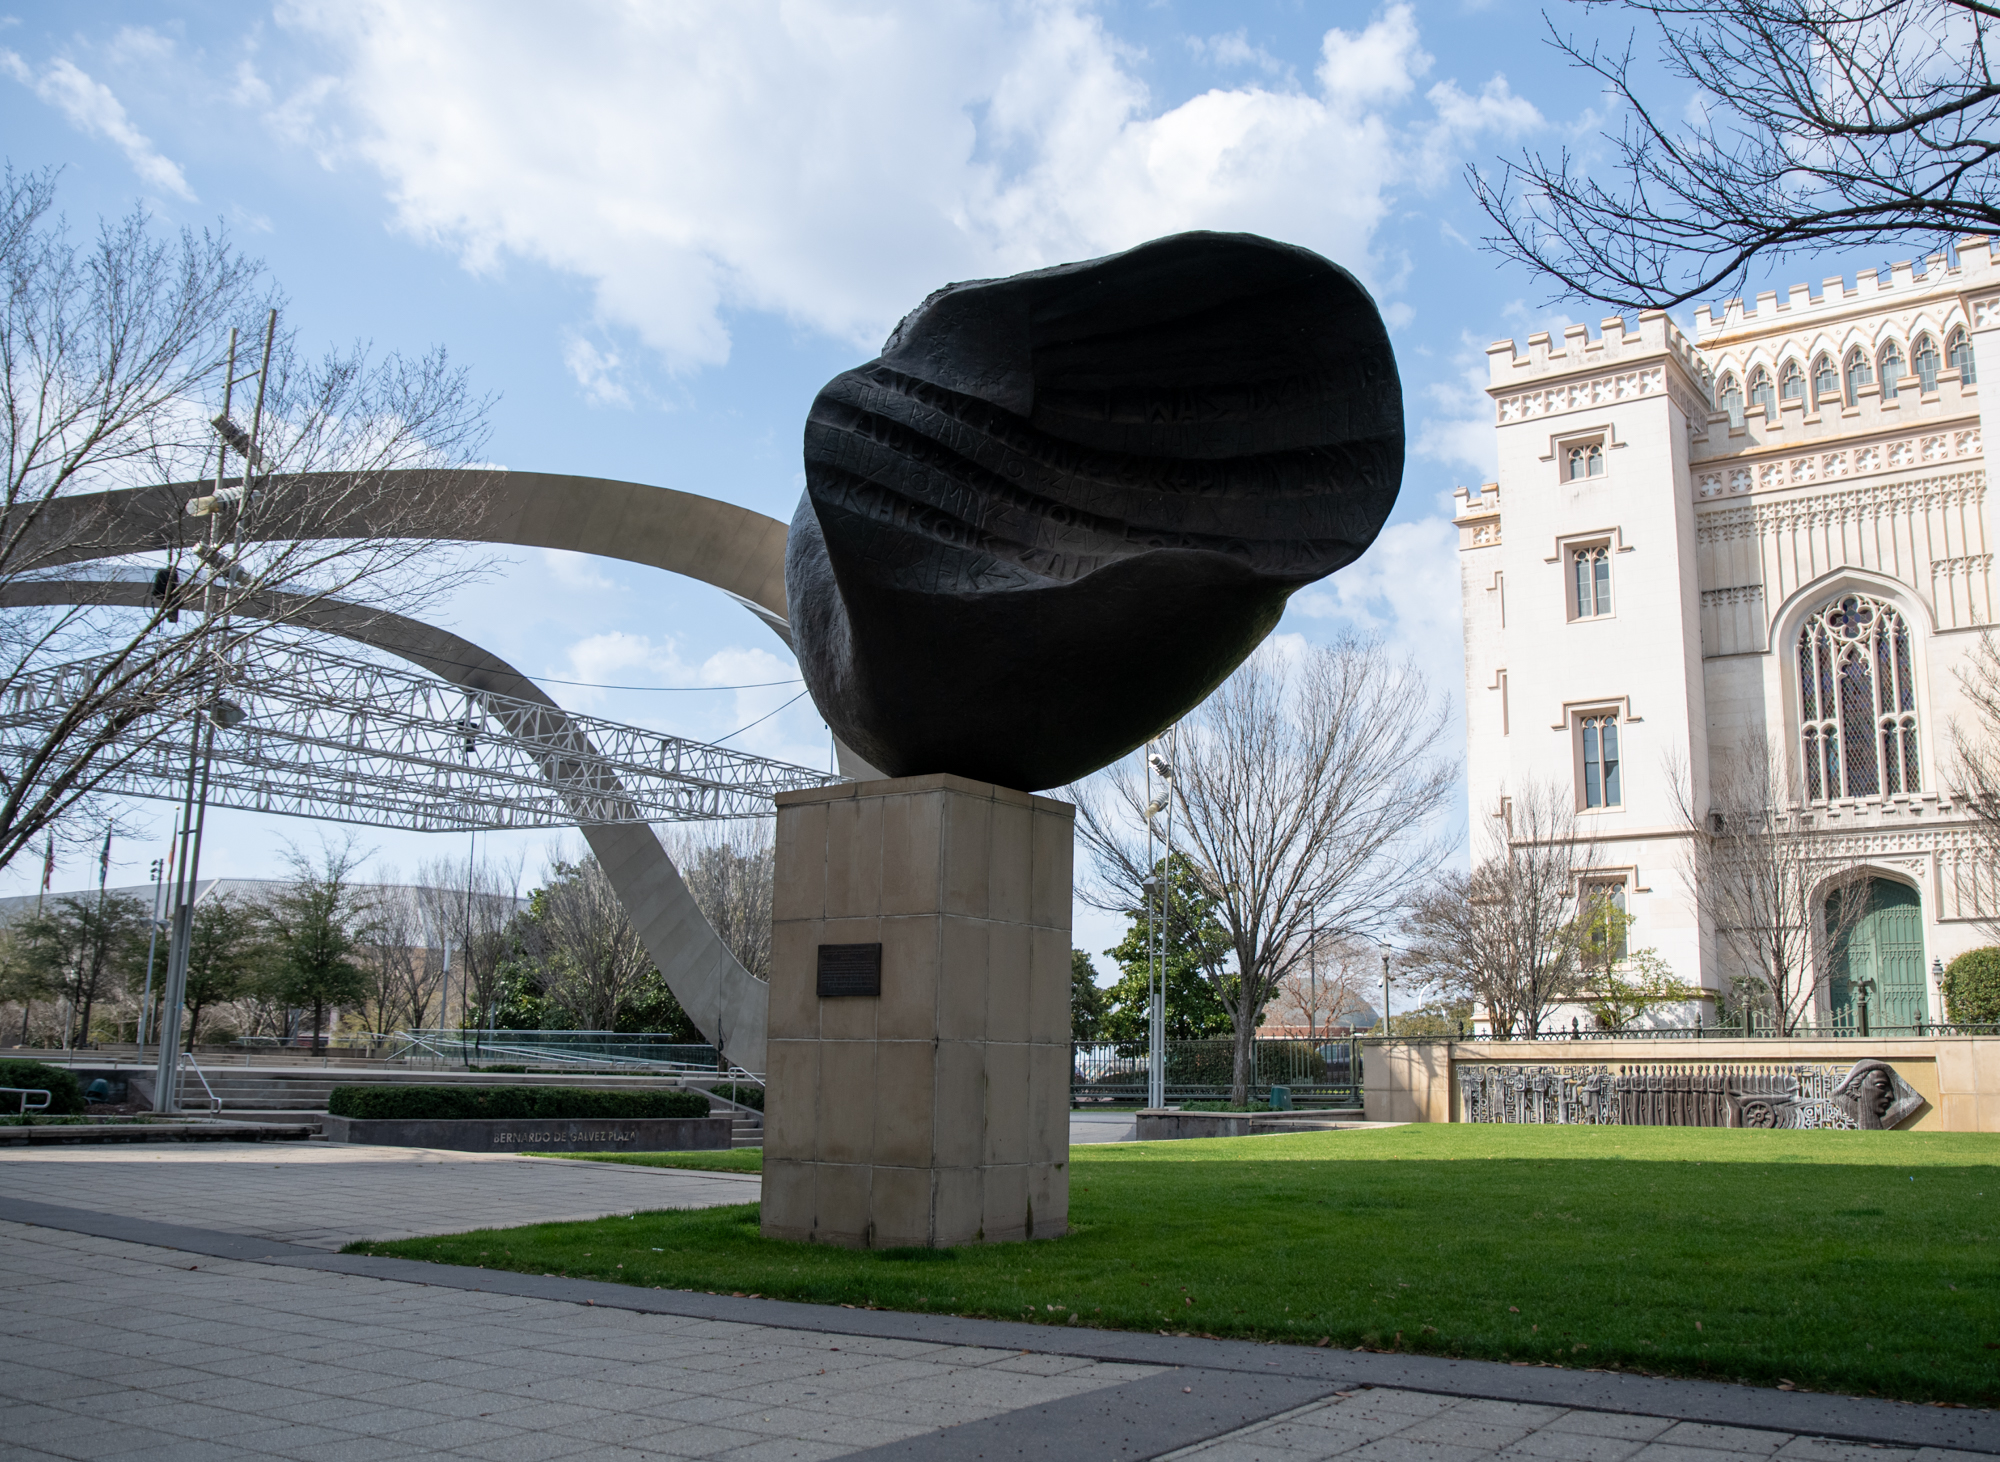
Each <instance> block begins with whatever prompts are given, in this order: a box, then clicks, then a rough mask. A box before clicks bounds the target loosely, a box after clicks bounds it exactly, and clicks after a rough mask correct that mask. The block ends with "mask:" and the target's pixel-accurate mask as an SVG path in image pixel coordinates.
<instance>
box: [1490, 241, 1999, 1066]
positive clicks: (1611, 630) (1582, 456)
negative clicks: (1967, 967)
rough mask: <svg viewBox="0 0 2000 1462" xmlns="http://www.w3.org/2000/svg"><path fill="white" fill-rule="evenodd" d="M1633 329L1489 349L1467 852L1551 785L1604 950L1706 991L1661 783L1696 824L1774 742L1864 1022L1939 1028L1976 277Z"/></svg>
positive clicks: (1969, 638) (1951, 849) (1712, 964)
mask: <svg viewBox="0 0 2000 1462" xmlns="http://www.w3.org/2000/svg"><path fill="white" fill-rule="evenodd" d="M1635 323H1636V328H1635V329H1628V328H1627V327H1626V324H1625V322H1624V321H1623V320H1622V319H1619V318H1615V317H1614V318H1611V319H1607V320H1606V321H1604V324H1603V328H1602V331H1601V333H1599V334H1598V335H1597V336H1596V337H1595V338H1593V337H1592V335H1591V332H1590V330H1589V329H1588V327H1586V326H1583V325H1575V326H1571V327H1570V328H1569V329H1567V330H1565V331H1564V332H1563V335H1562V338H1561V339H1559V340H1557V339H1552V338H1551V337H1550V336H1548V335H1546V334H1540V335H1533V336H1530V337H1529V339H1528V344H1527V349H1526V350H1525V351H1522V350H1520V349H1518V348H1517V347H1516V346H1515V344H1514V342H1512V341H1511V340H1503V341H1500V342H1499V343H1497V344H1495V345H1493V346H1490V347H1488V352H1487V354H1488V358H1489V362H1490V367H1491V384H1490V385H1489V387H1488V391H1489V393H1490V394H1491V396H1492V398H1493V403H1494V412H1495V419H1496V423H1497V426H1496V430H1497V433H1498V439H1499V481H1498V482H1497V483H1487V484H1486V485H1485V486H1483V487H1481V488H1480V489H1479V490H1478V491H1477V492H1476V493H1473V492H1469V491H1467V490H1464V489H1461V490H1460V491H1459V494H1458V515H1457V525H1458V528H1459V563H1460V581H1461V593H1462V596H1463V606H1464V619H1465V660H1466V693H1465V699H1466V730H1467V740H1468V748H1467V758H1466V780H1467V788H1468V794H1469V798H1470V801H1471V825H1472V830H1473V837H1474V842H1475V849H1474V854H1475V856H1479V855H1480V853H1481V851H1482V849H1481V846H1480V845H1481V839H1482V837H1483V835H1484V834H1485V832H1486V831H1487V830H1488V829H1489V828H1491V827H1492V826H1493V820H1494V819H1496V818H1504V817H1505V816H1506V815H1507V810H1508V809H1507V800H1506V799H1508V798H1509V796H1510V795H1511V794H1510V789H1513V788H1524V787H1529V786H1535V785H1539V786H1553V787H1556V788H1559V789H1562V790H1563V791H1564V792H1565V793H1566V794H1568V795H1573V796H1574V797H1575V799H1576V800H1575V805H1576V808H1577V815H1578V821H1579V824H1580V825H1581V827H1582V828H1583V829H1584V830H1585V832H1586V834H1587V836H1589V837H1590V838H1591V840H1592V841H1593V842H1594V843H1595V845H1596V852H1597V856H1598V863H1599V865H1600V866H1599V867H1598V868H1597V869H1596V870H1595V871H1594V872H1593V874H1592V877H1593V879H1596V878H1601V879H1603V880H1604V881H1605V882H1607V883H1610V884H1611V885H1613V887H1614V889H1615V890H1616V891H1617V892H1618V893H1621V894H1622V896H1623V898H1624V900H1625V905H1626V908H1627V910H1628V911H1629V912H1630V914H1631V915H1632V919H1633V925H1632V929H1631V933H1630V938H1629V943H1630V945H1631V946H1632V947H1639V948H1646V947H1649V948H1652V949H1656V950H1657V951H1658V952H1659V953H1660V954H1661V955H1662V956H1663V957H1664V958H1665V959H1666V961H1667V962H1668V963H1669V964H1670V965H1671V966H1672V969H1673V971H1674V973H1675V974H1676V975H1677V976H1679V977H1680V978H1681V979H1683V980H1685V981H1687V982H1689V983H1691V984H1699V985H1701V986H1702V987H1704V988H1707V989H1711V990H1713V989H1719V988H1722V987H1723V986H1724V984H1725V979H1724V973H1723V971H1722V970H1721V969H1720V968H1719V967H1718V956H1717V953H1716V950H1715V948H1714V945H1713V941H1712V940H1710V939H1708V938H1706V937H1705V934H1704V931H1703V930H1702V928H1701V927H1700V920H1699V919H1698V917H1697V914H1696V909H1695V901H1694V899H1693V898H1692V897H1691V890H1690V888H1689V887H1688V877H1689V874H1688V862H1687V858H1686V844H1687V840H1688V839H1687V833H1686V831H1685V824H1684V822H1683V820H1682V817H1681V814H1680V811H1679V802H1678V800H1677V798H1676V796H1675V786H1674V783H1675V778H1676V769H1677V768H1685V769H1686V770H1685V772H1684V773H1681V774H1680V775H1684V776H1687V777H1689V778H1691V780H1692V785H1693V788H1694V790H1695V797H1696V802H1697V805H1700V804H1701V801H1702V799H1703V797H1704V794H1705V788H1706V786H1707V784H1708V778H1709V771H1710V768H1711V766H1717V767H1719V766H1720V765H1721V763H1720V761H1719V759H1721V758H1726V757H1729V756H1731V755H1732V752H1733V751H1734V750H1735V749H1736V748H1740V747H1741V746H1743V745H1745V744H1746V743H1747V744H1755V742H1757V741H1761V740H1763V739H1765V738H1767V737H1769V738H1774V739H1781V740H1782V741H1783V743H1784V744H1785V745H1786V746H1787V747H1788V748H1789V749H1790V752H1791V754H1792V756H1793V757H1795V758H1796V759H1797V763H1798V764H1799V765H1800V766H1802V767H1803V768H1804V769H1805V771H1804V781H1805V783H1806V785H1805V786H1804V787H1803V788H1802V791H1803V794H1804V796H1805V799H1806V801H1807V803H1808V804H1809V808H1808V812H1809V815H1810V817H1811V822H1812V826H1813V827H1814V829H1815V832H1816V834H1817V835H1818V836H1820V837H1822V838H1824V839H1825V840H1826V844H1827V849H1826V851H1827V853H1828V854H1829V856H1831V857H1833V858H1835V859H1838V860H1840V861H1842V862H1847V863H1852V864H1854V865H1858V866H1862V867H1864V868H1865V869H1866V870H1867V871H1868V874H1869V875H1870V876H1871V877H1872V878H1874V879H1875V880H1877V882H1876V883H1875V884H1874V885H1873V889H1872V898H1871V911H1870V913H1869V915H1868V917H1867V919H1866V920H1865V921H1864V923H1863V926H1862V927H1861V928H1860V929H1859V930H1857V932H1856V935H1855V938H1854V940H1853V942H1852V947H1853V950H1854V955H1853V958H1855V959H1857V960H1858V959H1867V960H1870V961H1871V962H1872V964H1873V969H1872V971H1871V973H1873V974H1874V975H1875V977H1876V979H1877V988H1878V993H1877V994H1876V995H1875V996H1874V997H1873V998H1874V999H1875V1001H1877V1002H1879V1003H1877V1004H1876V1005H1875V1010H1876V1012H1877V1017H1876V1018H1877V1019H1878V1020H1879V1021H1881V1022H1882V1023H1884V1024H1888V1023H1895V1024H1904V1023H1908V1022H1912V1021H1914V1020H1915V1019H1916V1018H1918V1017H1919V1016H1921V1017H1922V1018H1924V1019H1926V1020H1935V1019H1938V1018H1939V1017H1940V1016H1941V1014H1942V1011H1941V1009H1940V1005H1939V1000H1938V995H1937V990H1936V983H1935V978H1934V975H1933V965H1934V962H1935V961H1940V960H1942V961H1944V962H1949V961H1950V960H1951V959H1952V957H1953V956H1955V955H1957V954H1959V953H1961V952H1962V951H1964V950H1966V949H1970V948H1975V947H1977V946H1979V945H1982V944H1986V943H1989V942H1991V940H1990V937H1989V936H1988V934H1987V933H1986V932H1985V930H1984V929H1983V928H1982V926H1981V923H1980V917H1981V916H1982V915H1984V914H1988V913H1990V911H1989V910H1986V909H1982V908H1981V907H1979V903H1980V900H1979V899H1978V898H1977V895H1976V893H1975V889H1976V888H1977V887H1979V886H1980V885H1981V884H1982V883H1984V882H1986V880H1985V879H1984V878H1983V877H1982V878H1975V871H1976V866H1977V863H1978V860H1979V858H1980V853H1979V845H1978V842H1977V840H1976V839H1975V837H1974V836H1973V835H1972V833H1971V832H1970V831H1969V829H1968V827H1967V819H1966V817H1965V815H1964V813H1963V811H1962V809H1961V808H1959V807H1957V806H1954V804H1953V801H1952V798H1951V796H1950V793H1949V790H1948V788H1947V786H1946V782H1947V778H1948V773H1949V761H1950V756H1951V749H1952V739H1951V737H1952V727H1953V725H1954V722H1957V721H1962V720H1964V719H1965V715H1964V713H1963V712H1962V710H1961V707H1960V699H1961V697H1960V691H1959V679H1958V672H1959V670H1960V668H1961V667H1962V666H1964V665H1965V664H1966V663H1967V662H1968V658H1969V656H1970V655H1971V654H1972V653H1973V652H1974V651H1975V650H1976V648H1977V646H1978V643H1979V637H1980V635H1981V634H1982V633H1983V627H1984V626H1986V625H1988V624H1990V623H1991V622H1992V619H1993V606H1994V587H1993V555H1992V552H1991V545H1992V544H1993V543H1994V542H1995V541H2000V531H1996V530H2000V522H1996V521H1995V520H1994V517H1993V514H1994V513H1995V512H1996V511H2000V505H1996V504H1995V503H1994V502H1993V501H1992V500H1991V499H1990V498H1989V496H1988V494H1987V490H1986V463H1985V457H1984V454H1983V451H1982V448H1981V442H1982V439H1983V436H1984V427H1985V425H1986V423H1985V422H1984V421H1983V419H1982V414H1983V411H1984V403H1983V398H1982V397H1981V395H1980V385H1979V383H1978V381H1977V380H1976V375H1977V371H1976V367H1975V362H1976V361H1980V360H1984V361H1985V362H1987V363H1988V366H1989V368H1990V369H1991V370H1992V371H1993V372H1994V374H1995V380H1994V381H1989V382H1988V383H1987V385H1986V388H1985V389H1986V391H1987V392H1988V398H1986V399H1991V400H1992V401H1993V403H1994V406H1995V410H1996V413H2000V259H1995V258H1993V257H1991V256H1990V255H1989V252H1988V246H1987V243H1986V241H1985V240H1979V239H1974V240H1967V241H1966V242H1964V243H1963V244H1961V245H1960V247H1959V250H1958V260H1957V263H1956V265H1953V264H1951V263H1950V262H1949V261H1948V259H1947V256H1945V255H1941V254H1940V255H1935V256H1933V257H1931V258H1930V259H1929V260H1927V261H1926V262H1925V267H1924V270H1923V272H1922V273H1921V274H1920V273H1918V272H1916V270H1915V269H1914V268H1913V267H1912V266H1911V265H1909V264H1897V265H1895V266H1893V267H1892V268H1891V269H1890V270H1889V272H1888V274H1887V276H1886V277H1884V276H1882V275H1880V274H1877V273H1874V272H1864V273H1862V274H1861V275H1859V276H1858V278H1856V279H1855V280H1854V281H1853V282H1852V283H1849V282H1847V281H1845V280H1843V279H1840V278H1833V279H1828V280H1826V281H1825V282H1824V284H1823V285H1822V286H1821V287H1820V289H1819V291H1818V292H1814V290H1813V289H1812V287H1811V286H1809V285H1803V284H1802V285H1795V286H1793V288H1792V289H1791V290H1790V292H1789V294H1788V296H1787V297H1785V298H1783V299H1781V298H1779V297H1778V295H1776V294H1775V293H1767V294H1762V295H1759V296H1758V297H1757V302H1756V306H1755V308H1754V309H1746V308H1745V307H1744V305H1743V302H1742V301H1740V300H1732V301H1730V302H1729V303H1728V304H1727V305H1726V306H1725V307H1724V309H1723V311H1722V312H1721V314H1719V315H1716V314H1712V313H1711V312H1710V311H1709V310H1707V309H1705V308H1704V309H1701V310H1698V311H1697V312H1696V314H1695V335H1694V338H1693V339H1692V340H1690V339H1689V338H1688V337H1687V336H1685V335H1683V334H1682V333H1681V331H1680V330H1678V329H1677V328H1676V327H1675V326H1674V324H1673V323H1672V322H1671V321H1670V320H1669V319H1668V318H1667V317H1666V315H1665V314H1664V313H1661V312H1648V313H1645V314H1641V315H1640V316H1638V318H1637V320H1636V322H1635ZM1830 686H1839V687H1841V688H1843V689H1845V690H1846V691H1847V692H1848V693H1847V694H1845V695H1841V694H1831V695H1830V694H1827V693H1826V692H1827V690H1828V688H1829V687H1830ZM1871 696H1872V699H1871ZM1828 702H1833V703H1831V704H1829V703H1828ZM1841 988H1843V989H1844V988H1845V981H1842V982H1841ZM1837 998H1845V997H1844V996H1841V997H1837ZM1570 1014H1571V1012H1568V1011H1563V1012H1559V1015H1558V1024H1559V1025H1560V1026H1564V1027H1566V1026H1567V1025H1568V1018H1569V1016H1570ZM1692 1014H1693V1012H1692V1011H1681V1012H1674V1013H1672V1014H1671V1015H1670V1016H1668V1018H1669V1019H1671V1020H1672V1021H1673V1023H1676V1024H1678V1023H1679V1022H1680V1020H1681V1019H1684V1018H1687V1017H1690V1016H1692ZM1708 1015H1709V1016H1710V1017H1711V1018H1712V1015H1713V1006H1712V1004H1711V1005H1710V1006H1709V1007H1708ZM1840 1016H1841V1012H1837V1011H1828V1010H1827V1009H1826V1008H1825V1003H1824V1001H1822V1010H1821V1018H1840Z"/></svg>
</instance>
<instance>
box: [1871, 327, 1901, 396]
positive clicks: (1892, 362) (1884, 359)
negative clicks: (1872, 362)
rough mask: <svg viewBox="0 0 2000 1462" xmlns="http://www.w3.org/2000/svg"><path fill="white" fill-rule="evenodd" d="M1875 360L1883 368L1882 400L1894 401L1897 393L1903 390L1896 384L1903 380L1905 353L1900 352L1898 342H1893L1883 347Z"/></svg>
mask: <svg viewBox="0 0 2000 1462" xmlns="http://www.w3.org/2000/svg"><path fill="white" fill-rule="evenodd" d="M1875 359H1876V362H1877V363H1878V364H1879V365H1880V366H1881V367H1882V399H1883V400H1884V401H1894V400H1895V399H1896V393H1897V391H1899V390H1901V389H1902V388H1901V387H1900V386H1898V385H1897V384H1896V383H1897V382H1898V381H1900V380H1902V379H1903V352H1902V351H1900V350H1898V349H1897V348H1896V342H1895V341H1893V340H1891V341H1890V342H1889V343H1888V344H1887V345H1885V346H1883V347H1882V349H1881V351H1880V353H1879V354H1877V355H1876V357H1875Z"/></svg>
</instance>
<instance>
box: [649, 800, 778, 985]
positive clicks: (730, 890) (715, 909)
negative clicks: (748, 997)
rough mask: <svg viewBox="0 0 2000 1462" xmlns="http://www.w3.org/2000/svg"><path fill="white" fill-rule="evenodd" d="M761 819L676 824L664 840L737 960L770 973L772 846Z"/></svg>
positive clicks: (753, 971) (768, 826) (758, 972)
mask: <svg viewBox="0 0 2000 1462" xmlns="http://www.w3.org/2000/svg"><path fill="white" fill-rule="evenodd" d="M771 838H772V826H771V824H770V823H769V822H767V821H765V820H763V819H762V818H759V819H756V820H743V821H736V822H726V823H722V824H720V825H719V826H718V827H717V828H716V829H715V830H714V831H709V830H706V829H704V830H702V831H699V832H697V831H695V830H694V829H693V828H678V829H675V830H674V831H673V832H670V833H669V834H667V836H666V837H665V839H664V840H663V841H664V842H665V843H666V846H667V853H668V855H669V856H670V857H671V858H672V859H673V860H674V863H675V864H676V865H677V866H678V867H679V868H680V872H681V878H682V880H683V881H685V882H686V884H687V886H688V892H689V893H691V894H693V895H694V901H695V905H696V907H697V908H699V909H700V910H701V912H702V915H703V917H705V918H706V919H707V920H708V922H709V924H710V925H711V926H712V927H713V928H714V930H715V932H716V934H717V935H718V936H719V937H720V938H721V940H722V942H723V944H724V945H726V946H727V947H728V949H729V952H730V953H731V954H733V955H735V956H736V960H737V963H738V964H740V965H742V966H743V968H744V969H746V970H748V971H749V972H750V973H751V974H753V975H755V976H756V977H757V978H758V979H760V980H768V979H770V978H771V889H772V877H773V871H774V868H775V861H774V860H775V858H776V850H775V846H774V844H773V843H772V840H771Z"/></svg>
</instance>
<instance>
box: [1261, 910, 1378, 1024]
mask: <svg viewBox="0 0 2000 1462" xmlns="http://www.w3.org/2000/svg"><path fill="white" fill-rule="evenodd" d="M1381 974H1382V952H1381V950H1380V949H1379V948H1378V947H1377V946H1375V945H1373V944H1369V943H1367V942H1366V941H1365V940H1360V939H1355V938H1352V937H1351V936H1345V935H1340V936H1331V935H1323V934H1315V935H1309V936H1308V942H1307V946H1306V956H1305V958H1304V960H1302V961H1301V962H1300V963H1299V964H1297V965H1295V966H1294V967H1293V968H1292V969H1291V970H1290V971H1289V972H1287V973H1286V974H1285V975H1284V976H1283V977H1282V978H1281V979H1280V980H1279V981H1278V988H1277V990H1276V991H1275V992H1274V994H1273V995H1272V997H1271V1004H1270V1006H1269V1009H1268V1011H1267V1013H1268V1014H1269V1015H1271V1016H1274V1017H1276V1019H1277V1021H1278V1022H1279V1023H1281V1024H1284V1025H1287V1026H1295V1027H1296V1026H1304V1027H1305V1028H1306V1030H1307V1031H1308V1033H1310V1032H1314V1031H1322V1030H1325V1029H1327V1028H1328V1026H1330V1025H1331V1024H1333V1023H1334V1022H1336V1021H1337V1020H1338V1019H1339V1018H1340V1017H1341V1016H1343V1015H1349V1014H1354V1013H1357V1012H1359V1011H1362V1010H1369V1011H1372V1010H1374V1008H1375V1007H1374V1003H1373V1002H1374V999H1377V998H1379V997H1380V995H1381V990H1382V985H1381Z"/></svg>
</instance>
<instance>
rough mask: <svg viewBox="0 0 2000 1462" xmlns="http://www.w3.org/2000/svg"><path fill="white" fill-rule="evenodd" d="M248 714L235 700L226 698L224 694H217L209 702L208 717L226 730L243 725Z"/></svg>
mask: <svg viewBox="0 0 2000 1462" xmlns="http://www.w3.org/2000/svg"><path fill="white" fill-rule="evenodd" d="M248 714H249V713H248V712H247V711H245V710H244V709H243V707H241V706H239V705H237V704H236V702H235V701H232V700H226V699H224V698H223V697H222V696H217V697H216V698H215V699H214V700H212V701H210V702H209V703H208V719H209V720H211V721H213V722H215V724H216V725H218V726H220V727H221V728H222V729H223V730H225V731H228V730H231V729H233V728H235V727H237V726H240V725H242V724H243V719H244V717H245V716H247V715H248Z"/></svg>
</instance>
